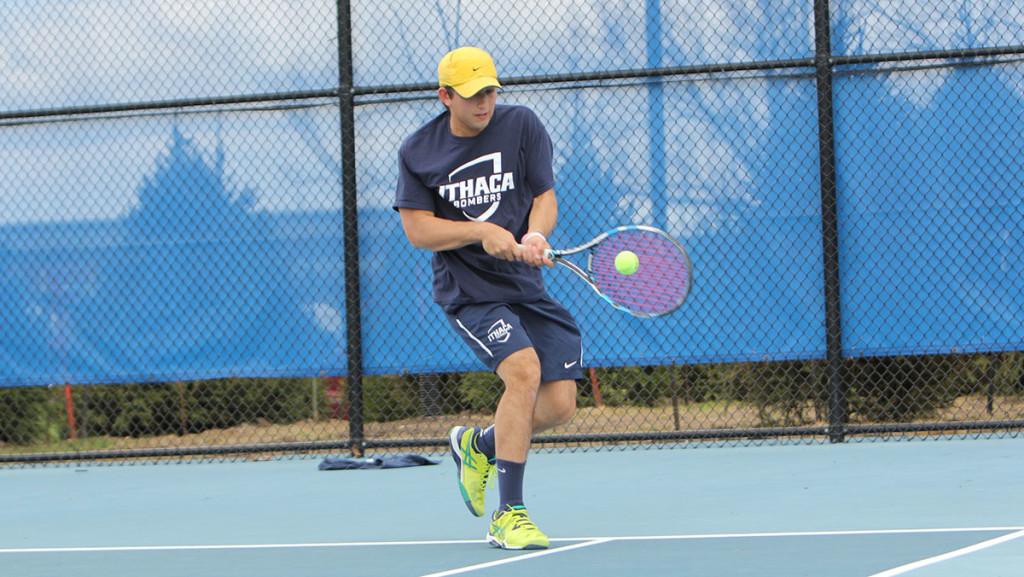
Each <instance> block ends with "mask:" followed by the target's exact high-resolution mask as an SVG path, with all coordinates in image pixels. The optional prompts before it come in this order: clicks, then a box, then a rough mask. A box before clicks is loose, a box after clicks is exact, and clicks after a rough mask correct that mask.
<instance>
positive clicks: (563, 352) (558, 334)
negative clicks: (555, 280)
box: [445, 297, 583, 383]
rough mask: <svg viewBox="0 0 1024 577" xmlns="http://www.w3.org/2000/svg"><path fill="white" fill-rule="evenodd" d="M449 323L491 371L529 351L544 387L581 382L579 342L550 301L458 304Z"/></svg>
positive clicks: (564, 314) (562, 312)
mask: <svg viewBox="0 0 1024 577" xmlns="http://www.w3.org/2000/svg"><path fill="white" fill-rule="evenodd" d="M445 314H446V315H447V316H448V322H449V323H451V325H452V328H454V329H455V332H457V333H459V335H460V336H461V337H462V340H464V341H466V344H467V345H469V347H470V348H471V349H473V352H474V353H476V356H477V357H479V358H480V360H481V361H482V362H483V363H484V364H485V365H487V367H488V368H490V369H491V370H492V371H494V370H497V368H498V365H500V364H501V361H503V360H505V358H506V357H508V356H509V355H511V354H512V353H514V352H516V351H518V350H522V349H525V348H528V347H533V348H534V349H536V351H537V357H538V358H540V373H541V377H540V380H541V382H542V383H547V382H550V381H561V380H576V379H580V378H583V366H582V365H583V339H582V338H581V337H580V330H579V328H578V327H577V326H576V321H574V320H573V318H572V315H571V314H569V311H567V310H565V308H563V307H562V305H560V304H558V303H557V302H555V301H554V300H552V299H551V298H550V297H545V298H543V299H541V300H536V301H532V302H528V303H479V304H467V305H458V306H457V307H453V308H450V309H449V310H446V311H445Z"/></svg>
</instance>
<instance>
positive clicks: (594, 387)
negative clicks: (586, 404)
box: [588, 367, 604, 407]
mask: <svg viewBox="0 0 1024 577" xmlns="http://www.w3.org/2000/svg"><path fill="white" fill-rule="evenodd" d="M588 372H589V373H590V390H591V391H592V392H593V393H594V406H596V407H603V406H604V399H602V398H601V383H600V381H598V380H597V371H596V370H594V367H590V369H589V370H588Z"/></svg>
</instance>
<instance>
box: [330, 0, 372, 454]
mask: <svg viewBox="0 0 1024 577" xmlns="http://www.w3.org/2000/svg"><path fill="white" fill-rule="evenodd" d="M337 16H338V107H339V115H340V122H341V127H340V128H341V179H342V215H343V216H342V218H343V220H344V224H343V227H344V237H345V249H344V250H345V327H346V331H345V334H346V338H347V339H348V403H349V410H348V418H349V421H348V431H349V443H350V445H349V446H350V447H351V450H352V454H353V455H355V456H359V457H361V456H362V455H363V449H364V447H365V439H364V438H363V342H362V323H361V322H360V315H361V309H360V302H361V301H360V295H359V220H358V214H357V210H356V201H357V196H356V131H355V102H354V100H355V92H354V91H353V80H352V78H353V75H352V19H351V5H350V4H349V2H348V0H338V14H337Z"/></svg>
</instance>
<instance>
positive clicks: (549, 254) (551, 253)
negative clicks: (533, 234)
mask: <svg viewBox="0 0 1024 577" xmlns="http://www.w3.org/2000/svg"><path fill="white" fill-rule="evenodd" d="M516 247H517V248H516V250H518V251H519V252H520V253H521V252H523V251H524V250H526V246H525V245H522V244H520V245H516ZM544 258H546V259H548V260H551V259H553V258H555V251H553V250H551V249H550V248H546V249H544Z"/></svg>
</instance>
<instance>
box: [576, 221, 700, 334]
mask: <svg viewBox="0 0 1024 577" xmlns="http://www.w3.org/2000/svg"><path fill="white" fill-rule="evenodd" d="M624 250H628V251H632V252H633V253H635V254H636V255H637V258H638V259H639V262H640V266H639V267H638V268H637V271H636V272H635V273H633V274H631V275H624V274H622V273H620V272H618V271H617V270H616V269H615V257H616V256H617V255H618V254H619V253H620V252H622V251H624ZM590 269H591V271H590V272H591V275H592V277H593V279H594V282H595V283H596V284H597V287H598V289H599V290H600V291H601V292H602V293H603V294H605V295H606V296H607V297H608V298H609V299H611V300H612V301H613V302H614V303H616V304H617V305H619V306H622V307H624V308H626V309H628V310H630V311H632V312H634V313H639V314H642V315H656V314H662V313H666V312H669V311H671V310H674V309H675V308H677V307H678V306H679V305H681V304H682V302H683V301H684V300H685V299H686V294H687V292H689V285H690V276H689V275H690V265H689V260H688V259H687V257H686V255H685V253H683V252H682V251H681V250H680V248H679V246H678V245H676V243H675V242H673V241H672V240H670V239H668V238H665V237H664V236H662V235H660V234H658V233H654V232H649V231H641V230H637V231H626V232H623V233H619V234H616V235H614V236H611V237H609V238H608V239H606V240H605V241H604V242H602V243H601V244H600V245H598V246H597V247H595V249H594V251H593V253H592V255H591V261H590Z"/></svg>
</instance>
